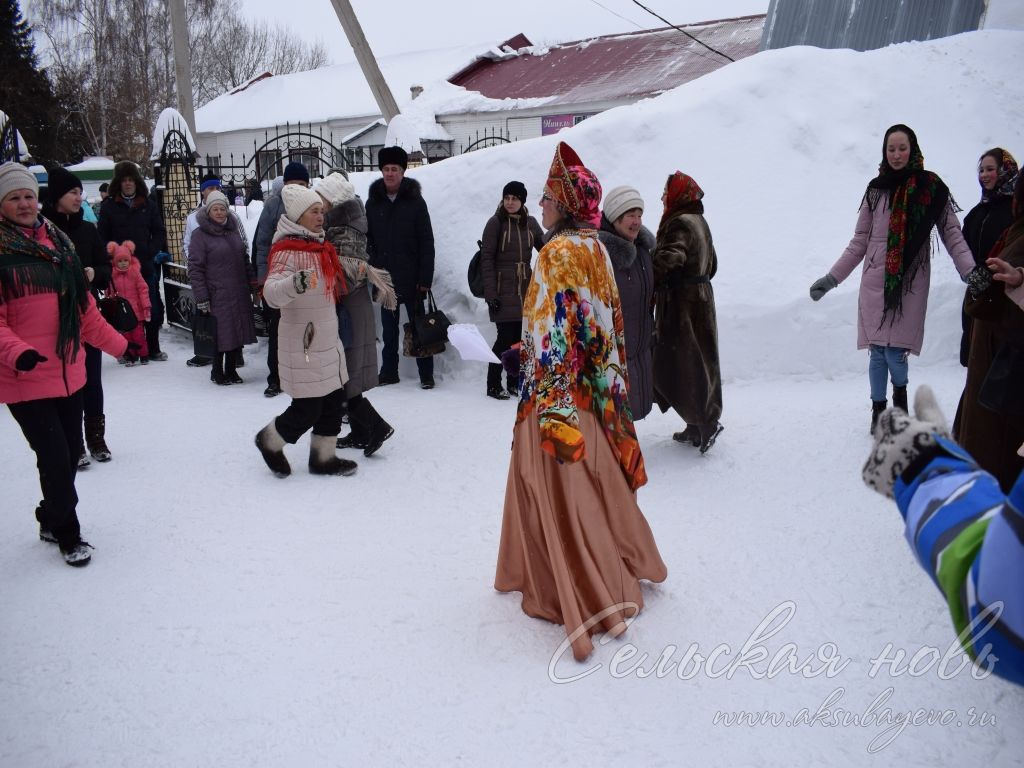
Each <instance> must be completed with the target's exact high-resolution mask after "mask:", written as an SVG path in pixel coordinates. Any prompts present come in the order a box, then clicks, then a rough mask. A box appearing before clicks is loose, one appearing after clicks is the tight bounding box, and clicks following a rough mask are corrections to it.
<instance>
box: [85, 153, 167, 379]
mask: <svg viewBox="0 0 1024 768" xmlns="http://www.w3.org/2000/svg"><path fill="white" fill-rule="evenodd" d="M109 191H110V194H109V196H108V197H107V199H106V200H104V201H103V204H102V205H101V206H100V221H99V232H100V239H101V240H102V242H103V245H104V247H106V244H107V243H109V242H111V241H113V242H116V243H123V242H124V241H125V240H131V241H132V242H133V243H135V257H136V258H137V259H138V260H139V265H140V266H141V267H142V276H143V277H144V278H146V284H147V285H149V298H150V301H151V302H152V304H153V311H152V319H150V320H149V321H147V322H146V344H147V345H148V346H149V359H150V360H166V359H167V353H166V352H161V351H160V327H161V326H162V325H163V324H164V302H163V299H161V298H160V264H158V263H156V256H157V254H159V253H163V252H166V251H167V230H166V229H165V228H164V220H163V216H162V215H161V214H160V209H159V207H157V204H156V201H154V200H153V199H151V198H150V196H149V189H148V188H147V187H146V182H145V181H143V179H142V174H141V173H140V172H139V167H138V166H137V165H135V163H133V162H131V161H130V160H124V161H122V162H120V163H118V164H117V165H115V166H114V178H113V179H111V181H110V188H109Z"/></svg>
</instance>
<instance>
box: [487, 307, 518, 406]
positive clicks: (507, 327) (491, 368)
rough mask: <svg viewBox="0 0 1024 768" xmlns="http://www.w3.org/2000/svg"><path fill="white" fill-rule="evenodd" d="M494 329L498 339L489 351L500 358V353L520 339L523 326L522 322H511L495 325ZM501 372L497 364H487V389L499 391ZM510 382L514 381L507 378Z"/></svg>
mask: <svg viewBox="0 0 1024 768" xmlns="http://www.w3.org/2000/svg"><path fill="white" fill-rule="evenodd" d="M494 327H495V328H497V329H498V338H497V340H496V341H495V342H494V346H493V347H491V351H492V352H493V353H494V354H496V355H497V356H498V357H501V353H502V352H504V351H505V350H507V349H508V348H509V347H511V346H512V345H513V344H515V343H516V342H517V341H519V339H520V338H521V337H522V333H523V324H522V322H516V321H514V320H513V321H511V322H507V323H495V324H494ZM501 371H502V367H501V365H500V364H498V363H488V364H487V388H488V389H501ZM509 380H510V381H514V380H513V379H512V377H511V376H510V377H509Z"/></svg>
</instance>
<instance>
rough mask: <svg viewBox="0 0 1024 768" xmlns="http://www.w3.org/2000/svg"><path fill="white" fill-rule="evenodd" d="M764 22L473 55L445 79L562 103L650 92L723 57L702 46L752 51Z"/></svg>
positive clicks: (711, 67)
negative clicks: (493, 55)
mask: <svg viewBox="0 0 1024 768" xmlns="http://www.w3.org/2000/svg"><path fill="white" fill-rule="evenodd" d="M764 22H765V16H764V15H763V14H761V15H757V16H743V17H740V18H735V19H722V20H720V21H707V22H703V23H701V24H690V25H686V26H683V27H681V29H682V30H685V32H682V31H680V30H679V29H675V28H673V27H664V28H661V29H652V30H646V31H643V32H633V33H629V34H619V35H604V36H601V37H595V38H591V39H588V40H577V41H574V42H570V43H562V44H559V45H554V46H548V47H529V48H523V49H520V50H519V51H518V52H517V55H511V56H508V55H506V56H501V57H481V58H480V59H478V60H477V61H475V62H473V64H471V65H470V66H468V67H467V68H466V69H464V70H462V71H461V72H459V73H458V74H456V75H455V76H454V77H452V78H451V82H452V83H454V84H455V85H461V86H463V87H465V88H466V89H468V90H471V91H477V92H479V93H481V94H482V95H484V96H489V97H492V98H499V97H501V98H504V97H510V98H537V97H543V96H548V97H557V98H558V101H559V102H560V103H565V104H572V103H580V102H593V101H606V100H607V101H618V100H622V99H636V98H638V97H644V96H652V95H655V94H658V93H662V92H664V91H667V90H670V89H672V88H675V87H677V86H679V85H682V84H683V83H688V82H690V81H691V80H695V79H697V78H698V77H701V76H702V75H706V74H708V73H709V72H714V71H715V70H716V69H719V68H721V67H723V66H725V65H726V64H728V63H729V60H728V59H727V58H725V57H723V56H720V55H718V54H716V53H714V52H712V51H710V50H708V47H706V46H709V47H710V48H714V49H715V50H718V51H721V52H722V53H724V54H726V55H727V56H729V57H730V58H732V59H736V60H738V59H742V58H746V57H747V56H751V55H753V54H755V53H757V48H758V45H759V44H760V42H761V32H762V30H763V29H764ZM694 38H697V40H700V41H701V42H697V40H695V39H694ZM701 43H704V44H706V46H705V45H702V44H701Z"/></svg>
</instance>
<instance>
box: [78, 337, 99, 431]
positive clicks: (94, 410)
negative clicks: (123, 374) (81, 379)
mask: <svg viewBox="0 0 1024 768" xmlns="http://www.w3.org/2000/svg"><path fill="white" fill-rule="evenodd" d="M102 374H103V353H102V352H101V351H100V350H99V349H97V348H96V347H90V346H89V345H88V344H86V345H85V386H84V387H83V388H82V407H83V409H84V411H85V415H86V416H102V415H103V379H102V378H101V376H102Z"/></svg>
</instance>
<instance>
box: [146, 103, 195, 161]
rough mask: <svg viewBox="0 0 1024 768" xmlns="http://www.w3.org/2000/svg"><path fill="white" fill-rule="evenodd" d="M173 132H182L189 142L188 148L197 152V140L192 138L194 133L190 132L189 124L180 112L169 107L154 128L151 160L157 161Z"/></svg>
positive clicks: (161, 114) (157, 120)
mask: <svg viewBox="0 0 1024 768" xmlns="http://www.w3.org/2000/svg"><path fill="white" fill-rule="evenodd" d="M173 130H178V131H181V133H182V134H183V135H184V136H185V140H186V141H187V142H188V148H189V149H190V150H192V152H195V151H196V140H195V139H193V138H192V131H190V130H189V127H188V122H187V121H186V120H185V118H184V117H183V116H182V114H181V113H180V112H179V111H178V110H176V109H172V108H171V107H168V108H167V109H165V110H164V111H163V112H161V113H160V117H158V118H157V119H156V126H155V127H154V128H153V147H152V154H150V156H149V159H150V160H156V159H157V158H159V157H160V153H161V152H162V151H163V148H164V139H165V138H166V137H167V134H168V133H169V132H170V131H173Z"/></svg>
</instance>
